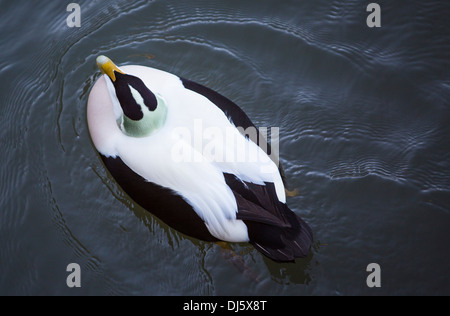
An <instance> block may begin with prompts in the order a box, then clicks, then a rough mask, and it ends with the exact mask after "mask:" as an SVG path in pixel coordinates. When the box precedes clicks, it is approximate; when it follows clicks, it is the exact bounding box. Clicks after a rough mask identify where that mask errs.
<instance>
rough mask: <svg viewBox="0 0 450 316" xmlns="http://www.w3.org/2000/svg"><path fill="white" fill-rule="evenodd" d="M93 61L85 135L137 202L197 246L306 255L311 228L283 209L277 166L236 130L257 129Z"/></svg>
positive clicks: (184, 84)
mask: <svg viewBox="0 0 450 316" xmlns="http://www.w3.org/2000/svg"><path fill="white" fill-rule="evenodd" d="M97 65H98V67H99V69H100V71H101V72H102V73H103V76H101V77H100V78H99V79H98V80H97V82H96V83H95V85H94V86H93V88H92V90H91V92H90V95H89V100H88V108H87V118H88V126H89V132H90V135H91V138H92V141H93V144H94V146H95V147H96V149H97V150H98V152H99V154H100V156H101V158H102V160H103V162H104V164H105V165H106V167H107V169H108V170H109V172H110V173H111V175H112V176H113V177H114V179H115V180H116V181H117V183H118V184H119V185H120V186H121V187H122V189H123V190H124V191H125V192H126V193H127V194H128V195H129V196H130V197H131V198H132V199H133V200H134V201H135V202H136V203H137V204H139V205H140V206H142V207H143V208H145V209H146V210H148V211H149V212H151V213H152V214H154V215H155V216H157V217H158V218H160V219H161V220H162V221H164V222H165V223H166V224H168V225H169V226H171V227H173V228H174V229H176V230H178V231H179V232H181V233H183V234H186V235H189V236H191V237H194V238H197V239H200V240H204V241H212V242H218V241H225V242H248V243H250V244H252V245H253V246H254V247H255V248H256V249H257V250H258V251H260V252H261V253H262V254H264V255H265V256H267V257H269V258H270V259H272V260H274V261H277V262H289V261H291V262H292V261H294V260H295V258H303V257H306V256H307V255H308V252H309V250H310V247H311V243H312V231H311V229H310V228H309V226H308V225H307V224H306V223H305V222H304V221H303V220H302V219H301V218H300V217H299V216H297V215H296V214H295V213H294V212H293V211H291V210H290V209H289V208H288V207H287V206H286V193H285V187H284V183H283V179H282V176H281V173H280V169H279V168H278V167H277V164H276V163H275V162H273V160H271V159H270V158H269V156H268V155H267V153H266V151H265V150H264V148H262V147H264V146H260V145H258V144H259V143H261V144H262V143H263V142H265V139H263V137H261V135H259V137H257V139H256V141H255V139H253V140H252V139H250V138H249V137H246V135H245V133H243V132H242V131H245V130H248V129H249V128H254V129H255V130H257V129H256V127H255V126H254V124H253V123H252V122H251V120H250V119H249V118H248V116H247V115H246V114H245V113H244V112H243V111H242V110H241V109H240V108H239V107H238V106H237V105H236V104H234V103H233V102H232V101H230V100H228V99H227V98H225V97H224V96H222V95H220V94H219V93H217V92H215V91H213V90H211V89H209V88H206V87H204V86H202V85H200V84H198V83H195V82H193V81H190V80H187V79H184V78H180V77H177V76H175V75H173V74H170V73H167V72H164V71H161V70H157V69H154V68H149V67H144V66H136V65H129V66H123V67H120V68H119V67H117V66H116V65H115V64H114V63H113V62H112V61H111V60H110V59H109V58H107V57H105V56H99V57H98V58H97ZM247 136H248V135H247ZM265 146H267V142H266V143H265Z"/></svg>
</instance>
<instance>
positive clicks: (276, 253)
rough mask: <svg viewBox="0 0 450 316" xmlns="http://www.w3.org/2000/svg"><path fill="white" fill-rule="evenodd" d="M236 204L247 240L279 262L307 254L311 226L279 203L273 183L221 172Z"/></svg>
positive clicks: (292, 259)
mask: <svg viewBox="0 0 450 316" xmlns="http://www.w3.org/2000/svg"><path fill="white" fill-rule="evenodd" d="M224 175H225V181H226V182H227V184H228V186H229V187H230V188H231V190H232V191H233V193H234V196H235V198H236V202H237V205H238V214H237V216H236V217H237V219H240V220H242V221H244V223H245V224H246V226H247V229H248V235H249V238H250V243H251V244H252V245H253V246H254V247H255V248H256V249H257V250H258V251H260V252H261V253H262V254H264V255H265V256H267V257H269V258H270V259H272V260H274V261H278V262H290V261H294V260H295V259H296V258H304V257H306V256H307V255H308V253H309V250H310V248H311V243H312V240H313V233H312V230H311V228H310V227H309V226H308V224H306V222H305V221H304V220H302V219H301V218H300V217H299V216H297V215H296V214H295V213H294V212H293V211H292V210H290V209H289V207H287V205H286V204H284V203H282V202H280V201H279V200H278V197H277V195H276V191H275V186H274V184H273V183H265V184H264V185H258V184H254V183H248V182H245V181H241V180H240V179H238V178H237V177H236V176H235V175H231V174H224Z"/></svg>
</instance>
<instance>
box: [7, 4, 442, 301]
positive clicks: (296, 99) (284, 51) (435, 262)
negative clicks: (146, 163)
mask: <svg viewBox="0 0 450 316" xmlns="http://www.w3.org/2000/svg"><path fill="white" fill-rule="evenodd" d="M78 3H79V4H80V7H81V13H82V16H81V27H80V28H69V27H68V26H67V24H66V18H67V16H68V15H69V12H66V6H67V4H68V2H67V3H66V2H64V1H34V2H30V1H5V0H3V1H0V18H1V21H2V22H1V23H0V34H1V41H0V56H1V58H0V91H1V94H0V124H1V126H2V128H1V129H0V142H1V143H0V144H1V148H2V154H1V155H0V210H1V212H0V240H1V243H0V268H1V271H2V273H1V274H0V294H1V295H36V294H39V295H81V294H86V295H110V294H111V295H133V294H138V295H359V294H364V295H422V294H429V295H437V294H446V295H449V294H450V274H449V272H448V262H449V259H450V247H449V241H450V230H449V228H450V177H449V176H450V150H449V149H450V137H449V135H450V104H449V100H450V71H449V70H450V68H449V66H450V62H449V57H448V56H449V55H448V53H449V51H450V40H449V38H450V36H449V35H450V29H449V26H448V23H447V22H448V16H449V15H450V5H449V4H448V2H446V1H408V3H407V4H406V3H405V2H404V1H378V3H379V4H380V6H381V10H382V27H381V28H373V29H372V28H369V27H367V25H366V17H367V15H368V13H367V12H366V6H367V4H368V3H364V2H361V1H356V0H355V1H325V0H318V1H300V0H298V1H297V0H287V1H274V0H264V1H261V0H248V1H200V0H195V1H178V0H177V1H175V0H173V1H172V0H169V1H167V0H164V1H163V0H155V1H125V0H122V1H121V0H116V1H78ZM99 54H105V55H107V56H109V57H111V58H112V59H113V60H115V61H117V63H119V64H141V65H146V66H151V67H155V68H159V69H162V70H165V71H169V72H172V73H175V74H177V75H180V76H183V77H186V78H189V79H191V80H194V81H197V82H199V83H202V84H204V85H207V86H209V87H211V88H213V89H215V90H217V91H218V92H220V93H222V94H223V95H225V96H227V97H228V98H230V99H232V100H233V101H235V102H236V103H237V104H239V105H240V106H241V107H242V108H243V109H244V110H245V111H246V112H247V114H248V115H249V116H250V117H251V118H252V120H253V121H254V123H255V124H256V125H257V126H265V127H272V126H276V127H280V156H281V161H282V163H283V165H284V169H285V172H286V176H287V185H288V188H289V189H291V190H293V189H298V191H299V192H300V194H299V195H297V196H295V197H290V198H288V204H289V206H290V207H291V208H292V210H294V211H295V212H296V213H297V214H298V215H300V216H302V217H303V218H304V219H305V220H306V221H307V222H308V223H309V224H310V226H311V227H312V229H313V231H314V234H315V243H314V247H313V249H312V253H311V255H310V256H309V257H308V258H306V259H302V260H297V261H296V263H295V264H277V263H273V262H270V261H268V260H266V259H264V258H263V257H262V256H261V255H260V254H259V253H258V252H257V251H255V250H254V249H253V248H252V247H250V246H248V245H245V244H239V245H233V250H234V251H235V252H236V253H238V254H239V255H240V256H241V263H239V264H238V265H236V264H233V263H232V262H230V260H229V257H227V255H226V254H223V253H222V251H221V249H220V247H218V246H217V245H215V244H210V243H205V242H200V241H197V240H194V239H189V238H186V237H185V236H182V235H180V234H178V233H177V232H175V231H174V230H172V229H170V228H168V227H167V226H166V225H164V224H163V223H161V222H160V221H159V220H157V219H156V218H154V217H152V216H151V215H148V214H147V213H146V212H145V211H144V210H143V209H141V208H140V207H139V206H138V205H136V204H135V203H134V202H133V201H131V200H130V199H129V198H128V196H127V195H126V194H125V193H124V192H123V191H122V190H121V189H120V188H119V187H118V185H117V184H116V183H115V182H114V180H113V179H112V178H111V177H110V176H109V175H108V173H107V172H106V170H105V168H104V166H103V165H102V163H101V161H100V159H99V157H98V156H97V154H96V152H95V150H94V147H93V145H92V143H91V140H90V137H89V132H88V129H87V121H86V103H87V98H88V95H89V91H90V89H91V88H92V86H93V84H94V82H95V80H96V79H97V78H98V77H99V76H100V74H99V72H98V70H97V67H96V64H95V58H96V57H97V56H98V55H99ZM72 262H75V263H78V264H80V266H81V271H82V287H81V288H79V289H69V288H68V287H67V285H66V277H67V275H68V272H66V267H67V265H68V264H69V263H72ZM372 262H375V263H378V264H379V265H380V266H381V269H382V287H381V288H379V289H371V288H368V287H367V285H366V277H367V275H368V272H366V267H367V265H368V264H369V263H372ZM243 265H245V266H246V268H243Z"/></svg>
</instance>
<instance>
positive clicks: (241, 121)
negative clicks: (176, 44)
mask: <svg viewBox="0 0 450 316" xmlns="http://www.w3.org/2000/svg"><path fill="white" fill-rule="evenodd" d="M180 79H181V82H182V83H183V86H184V87H185V88H186V89H189V90H191V91H194V92H196V93H198V94H201V95H203V96H204V97H206V98H207V99H208V100H209V101H211V102H212V103H213V104H215V105H216V106H217V107H218V108H219V109H221V110H222V111H223V112H224V113H225V115H226V116H227V117H228V119H229V120H230V122H231V123H232V124H234V126H236V127H238V128H240V129H239V131H240V132H241V133H242V134H243V135H244V136H246V137H248V135H247V134H245V131H249V129H253V128H254V129H255V130H256V138H257V139H256V140H255V139H251V140H252V141H254V142H255V143H256V144H257V145H258V146H259V147H260V148H261V149H262V150H264V152H265V153H266V154H267V155H269V157H270V159H272V161H273V162H274V163H275V164H276V165H277V166H278V169H279V171H280V174H281V177H282V179H283V183H284V182H285V175H284V171H283V167H282V166H281V164H280V161H279V157H277V156H276V155H274V154H273V153H272V148H271V146H270V144H269V143H268V142H267V140H266V138H265V136H264V135H263V134H262V133H261V132H260V131H259V129H258V127H256V126H255V124H253V122H252V120H251V119H250V118H249V117H248V115H247V114H246V113H245V112H244V111H243V110H242V109H241V108H240V107H239V106H238V105H237V104H236V103H234V102H233V101H231V100H230V99H228V98H226V97H225V96H223V95H221V94H220V93H218V92H216V91H214V90H212V89H210V88H208V87H205V86H203V85H201V84H199V83H197V82H194V81H191V80H188V79H185V78H180Z"/></svg>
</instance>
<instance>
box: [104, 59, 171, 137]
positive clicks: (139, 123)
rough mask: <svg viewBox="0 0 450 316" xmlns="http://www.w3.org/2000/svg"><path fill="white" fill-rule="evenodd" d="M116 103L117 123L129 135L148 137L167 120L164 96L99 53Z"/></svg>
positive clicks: (113, 101)
mask: <svg viewBox="0 0 450 316" xmlns="http://www.w3.org/2000/svg"><path fill="white" fill-rule="evenodd" d="M97 66H98V68H99V69H100V71H101V72H102V73H103V74H104V75H105V77H108V78H105V79H106V83H107V86H108V91H109V95H110V97H111V101H112V103H113V105H114V113H115V115H116V119H117V124H118V125H119V127H120V129H121V130H122V132H123V133H124V134H126V135H128V136H133V137H145V136H148V135H150V134H152V133H154V132H156V131H157V130H159V129H160V128H161V127H162V126H163V125H164V122H165V120H166V115H167V107H166V105H165V102H164V100H163V98H162V97H161V96H159V95H158V94H155V93H153V92H152V91H151V90H150V89H149V87H147V86H146V85H145V84H144V82H143V81H142V80H141V79H140V78H138V77H136V76H132V75H129V74H126V73H125V72H124V71H122V70H121V69H119V68H118V67H117V66H116V65H115V64H114V63H113V62H112V60H111V59H109V58H108V57H106V56H103V55H101V56H98V57H97Z"/></svg>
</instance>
